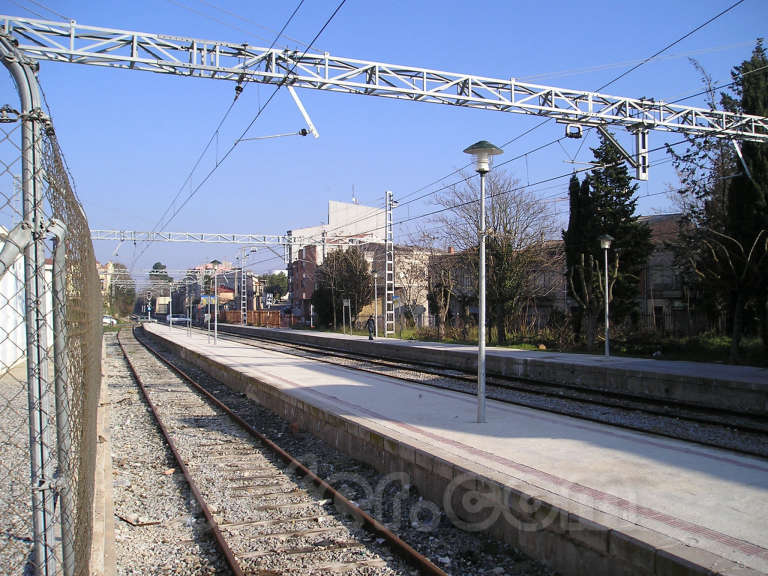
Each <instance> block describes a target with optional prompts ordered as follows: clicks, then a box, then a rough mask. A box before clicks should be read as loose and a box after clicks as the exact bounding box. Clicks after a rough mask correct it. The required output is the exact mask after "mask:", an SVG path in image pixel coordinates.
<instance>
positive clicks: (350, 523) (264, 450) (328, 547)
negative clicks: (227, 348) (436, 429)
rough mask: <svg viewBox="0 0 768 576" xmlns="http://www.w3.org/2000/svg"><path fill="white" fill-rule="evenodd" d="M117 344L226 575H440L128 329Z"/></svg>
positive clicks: (381, 525) (382, 526)
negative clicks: (200, 514)
mask: <svg viewBox="0 0 768 576" xmlns="http://www.w3.org/2000/svg"><path fill="white" fill-rule="evenodd" d="M118 342H119V344H120V348H121V350H122V352H123V354H124V355H125V358H126V360H127V362H128V366H129V369H130V371H131V373H132V374H133V377H134V378H135V380H136V382H137V384H138V385H139V387H140V389H141V391H142V394H143V395H144V397H145V399H146V401H147V404H148V406H149V408H150V410H151V412H152V413H153V415H154V417H155V419H156V421H157V424H158V427H159V428H160V429H161V431H162V433H163V435H164V437H165V439H166V441H167V443H168V445H169V447H170V449H171V451H172V453H173V455H174V457H175V458H176V461H177V463H178V466H179V468H180V469H181V471H182V472H183V474H184V477H185V479H186V481H187V482H188V484H189V486H190V489H191V492H192V493H193V494H194V497H195V499H196V500H197V502H198V504H199V505H200V508H201V510H202V512H203V514H204V516H205V519H206V521H207V524H208V527H209V529H210V531H211V534H212V535H213V538H214V539H215V541H216V544H217V546H218V547H219V549H220V551H221V553H222V555H223V556H224V557H225V558H226V561H227V564H228V565H229V567H230V569H231V571H232V573H233V574H235V575H236V576H239V575H245V574H249V575H250V574H258V575H265V576H266V575H273V574H275V575H276V574H302V575H304V574H342V573H343V574H365V575H369V574H370V575H379V574H380V575H396V574H407V575H411V574H416V573H421V574H433V575H442V576H445V572H443V571H442V570H441V569H440V568H439V567H437V566H436V565H435V564H433V563H432V562H431V561H430V560H429V559H427V558H426V557H424V556H422V555H421V554H419V553H418V552H417V551H416V550H414V549H413V548H411V547H410V546H409V545H408V544H406V543H405V542H403V541H402V540H401V539H400V538H399V537H398V536H397V535H395V534H394V533H392V532H391V531H390V530H389V529H388V528H387V527H386V526H384V525H383V524H381V523H380V522H378V521H377V520H376V519H374V518H373V517H371V516H370V515H368V514H367V513H365V512H364V511H363V510H362V509H360V508H359V507H358V506H357V505H356V504H354V503H353V502H351V501H350V500H348V499H347V498H345V497H344V496H343V495H342V494H341V493H339V492H338V491H336V490H335V489H334V488H333V487H332V486H331V485H329V484H328V483H327V482H325V481H324V480H323V479H321V478H320V477H318V476H317V475H316V474H314V473H313V472H312V471H311V470H309V469H308V468H307V467H305V466H304V465H303V464H302V463H301V462H299V461H298V460H296V459H295V458H293V457H292V456H291V455H289V454H288V453H287V452H286V451H284V450H283V449H282V448H280V447H279V446H277V445H276V444H275V443H274V442H272V441H271V440H270V439H269V438H267V437H266V436H264V435H263V434H261V433H260V432H258V431H257V430H255V429H254V428H253V427H251V426H250V425H249V424H248V423H246V422H245V421H244V420H243V419H242V418H241V417H240V416H238V415H237V414H235V413H234V412H232V411H231V410H230V409H229V408H228V407H227V406H226V405H224V404H223V403H222V402H221V401H220V400H218V399H217V398H216V397H215V396H214V395H212V394H211V393H209V392H208V391H207V390H205V389H204V388H203V387H202V386H200V385H199V384H198V383H197V382H195V380H194V379H193V378H192V377H190V376H189V375H187V374H186V373H185V372H183V371H182V370H181V369H179V368H178V367H176V366H174V365H173V364H170V363H168V362H167V361H165V360H164V359H163V358H162V357H161V356H160V355H158V353H157V352H155V351H153V350H151V349H150V348H148V347H146V346H145V344H144V343H142V342H141V341H140V340H138V339H137V338H136V336H135V335H134V334H133V333H126V332H125V331H123V332H121V333H120V334H119V335H118Z"/></svg>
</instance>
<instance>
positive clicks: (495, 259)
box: [438, 170, 557, 344]
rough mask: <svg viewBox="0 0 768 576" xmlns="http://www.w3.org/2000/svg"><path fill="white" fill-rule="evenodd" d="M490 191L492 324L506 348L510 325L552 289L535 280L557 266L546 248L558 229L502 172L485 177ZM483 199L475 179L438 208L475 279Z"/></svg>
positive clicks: (489, 303)
mask: <svg viewBox="0 0 768 576" xmlns="http://www.w3.org/2000/svg"><path fill="white" fill-rule="evenodd" d="M486 190H487V201H486V207H487V210H486V212H487V216H486V217H487V229H488V232H487V239H486V300H487V306H488V319H489V323H490V324H494V325H495V326H496V337H497V341H498V343H499V344H505V343H506V339H507V327H508V324H509V323H510V322H511V321H512V320H517V321H518V323H519V321H520V320H521V319H522V318H523V316H524V310H525V309H526V308H527V303H528V302H531V301H532V300H533V299H534V298H536V297H539V296H542V295H543V294H544V293H546V292H547V291H549V290H551V286H547V285H545V284H544V283H541V282H537V281H536V280H537V278H538V277H539V276H538V275H539V273H540V272H541V271H542V270H543V269H545V268H547V267H550V266H557V263H556V262H554V261H552V259H550V258H548V249H547V248H548V239H550V238H552V236H553V235H554V233H555V227H554V220H553V218H552V216H551V215H550V212H549V211H548V210H547V209H546V206H545V205H544V203H543V202H541V201H540V200H538V199H536V198H535V197H534V196H533V194H532V193H531V192H529V191H528V190H526V189H525V188H524V187H522V186H520V185H519V182H518V181H516V180H515V179H513V178H512V177H511V176H510V175H509V174H507V173H506V172H504V171H503V170H493V171H491V172H490V173H489V174H488V175H487V176H486ZM479 198H480V191H479V182H478V181H477V179H470V178H467V180H466V185H465V186H463V187H461V188H455V189H453V190H451V191H450V192H448V193H446V194H443V195H442V196H440V197H439V198H438V203H439V204H441V205H442V206H444V207H445V208H447V209H448V210H447V211H445V212H443V213H441V214H440V215H439V216H438V219H439V221H440V223H441V224H442V226H443V230H444V234H445V239H446V243H447V244H450V245H453V246H456V247H457V248H459V250H460V251H462V252H465V253H466V255H467V256H468V260H467V262H468V263H469V265H470V266H471V267H472V268H473V269H474V270H475V272H476V274H477V271H478V267H479V245H478V240H479V239H478V229H479V223H480V203H479V202H478V200H479ZM475 278H477V275H476V276H475ZM475 286H477V283H476V284H475ZM475 293H477V288H475Z"/></svg>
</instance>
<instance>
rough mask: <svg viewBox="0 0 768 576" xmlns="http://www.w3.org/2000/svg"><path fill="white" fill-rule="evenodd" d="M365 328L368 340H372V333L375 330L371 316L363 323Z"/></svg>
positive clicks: (374, 323)
mask: <svg viewBox="0 0 768 576" xmlns="http://www.w3.org/2000/svg"><path fill="white" fill-rule="evenodd" d="M365 327H366V328H368V340H373V332H374V330H376V322H375V321H374V319H373V316H368V322H366V323H365Z"/></svg>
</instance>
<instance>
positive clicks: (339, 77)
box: [0, 16, 768, 180]
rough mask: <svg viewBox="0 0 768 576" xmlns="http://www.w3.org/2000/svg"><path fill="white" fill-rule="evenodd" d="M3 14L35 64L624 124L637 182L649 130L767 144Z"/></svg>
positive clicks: (500, 83) (445, 75)
mask: <svg viewBox="0 0 768 576" xmlns="http://www.w3.org/2000/svg"><path fill="white" fill-rule="evenodd" d="M0 19H1V24H2V27H3V30H2V31H3V32H4V33H5V34H9V35H12V36H13V37H14V38H15V39H16V40H17V41H18V49H19V50H20V51H21V52H22V53H23V54H25V55H27V56H29V57H32V58H35V59H37V60H49V61H56V62H71V63H76V64H88V65H92V66H106V67H111V68H126V69H131V70H144V71H149V72H156V73H161V74H176V75H181V76H193V77H200V78H211V79H218V80H228V81H233V82H236V83H237V84H238V85H240V84H242V83H244V82H258V83H263V84H285V85H287V86H289V87H296V88H312V89H317V90H327V91H331V92H343V93H347V94H362V95H367V96H379V97H383V98H395V99H400V100H408V101H414V102H430V103H435V104H448V105H452V106H461V107H465V108H478V109H484V110H494V111H499V112H513V113H519V114H529V115H531V114H532V115H536V116H546V117H550V118H553V119H555V120H557V121H558V122H561V123H564V124H566V125H567V126H566V134H568V135H571V136H578V135H579V134H580V133H581V127H582V126H594V127H597V128H599V129H601V131H602V130H605V128H606V127H607V126H620V127H623V128H625V129H627V130H629V131H630V132H632V133H633V134H635V138H636V150H635V152H634V154H628V153H626V152H625V151H623V149H622V152H624V155H625V156H626V157H627V158H628V160H630V163H631V164H632V165H633V166H634V167H635V168H636V169H637V177H638V178H639V179H643V180H645V179H647V177H648V158H647V154H648V132H649V131H650V130H662V131H667V132H678V133H683V134H689V135H701V136H705V135H709V136H714V137H717V138H726V139H732V140H754V141H761V142H768V118H764V117H760V116H751V115H747V114H736V113H731V112H725V111H722V110H709V109H706V108H696V107H690V106H681V105H677V104H670V103H666V102H663V101H660V100H654V99H653V98H628V97H623V96H612V95H608V94H601V93H597V92H588V91H583V90H571V89H566V88H558V87H553V86H543V85H539V84H530V83H526V82H519V81H517V80H515V79H514V78H505V79H499V78H488V77H484V76H475V75H471V74H457V73H453V72H444V71H439V70H429V69H426V68H416V67H412V66H401V65H394V64H385V63H382V62H371V61H365V60H357V59H352V58H340V57H336V56H331V55H330V54H328V53H325V54H311V53H303V52H300V51H296V50H283V49H275V48H273V49H269V48H259V47H256V46H251V45H249V44H236V43H232V42H220V41H213V40H200V39H194V38H184V37H179V36H172V35H166V34H148V33H144V32H136V31H127V30H115V29H110V28H99V27H95V26H83V25H81V24H77V23H76V22H74V21H70V22H55V21H47V20H36V19H31V18H23V17H12V16H0Z"/></svg>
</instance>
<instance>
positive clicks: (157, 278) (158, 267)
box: [149, 262, 173, 284]
mask: <svg viewBox="0 0 768 576" xmlns="http://www.w3.org/2000/svg"><path fill="white" fill-rule="evenodd" d="M166 269H167V266H166V265H165V264H163V263H162V262H155V263H154V264H153V265H152V270H150V271H149V279H150V280H151V281H152V283H153V284H154V283H158V284H159V283H161V282H165V283H166V284H167V283H168V282H172V281H173V278H171V277H170V276H168V272H166Z"/></svg>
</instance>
